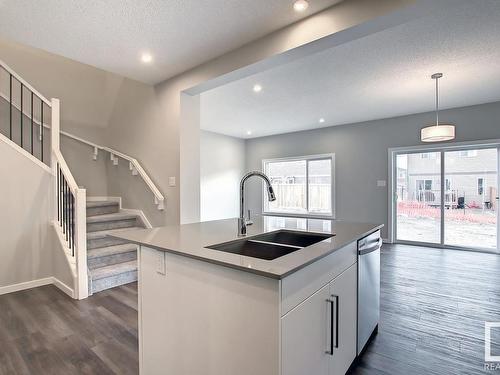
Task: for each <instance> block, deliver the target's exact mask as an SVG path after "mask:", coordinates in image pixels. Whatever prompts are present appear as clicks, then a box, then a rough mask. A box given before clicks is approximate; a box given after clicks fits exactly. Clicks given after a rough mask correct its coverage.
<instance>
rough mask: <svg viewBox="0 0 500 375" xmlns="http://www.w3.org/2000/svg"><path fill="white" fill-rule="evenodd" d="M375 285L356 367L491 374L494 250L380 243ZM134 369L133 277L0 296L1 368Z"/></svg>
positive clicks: (499, 313) (498, 287) (499, 289)
mask: <svg viewBox="0 0 500 375" xmlns="http://www.w3.org/2000/svg"><path fill="white" fill-rule="evenodd" d="M381 286H382V288H381V322H380V327H379V328H380V329H379V333H378V335H377V336H376V337H375V339H374V340H373V341H372V342H371V344H370V345H369V347H368V348H367V351H366V352H365V353H364V355H363V356H362V357H361V359H360V361H359V363H358V365H357V367H356V368H355V369H354V371H353V373H354V374H398V375H399V374H401V375H403V374H479V373H490V374H491V373H495V372H492V371H488V370H484V342H483V340H484V321H485V320H486V321H500V257H499V256H497V255H491V254H481V253H472V252H463V251H455V250H438V249H430V248H424V247H416V246H403V245H395V246H384V248H383V250H382V285H381ZM137 373H138V343H137V285H136V284H129V285H126V286H122V287H118V288H114V289H111V290H108V291H104V292H101V293H97V294H96V295H94V296H92V297H90V298H88V299H87V300H84V301H74V300H71V299H70V298H68V297H67V296H66V295H65V294H63V293H62V292H60V291H59V290H58V289H57V288H55V287H53V286H46V287H41V288H36V289H31V290H27V291H22V292H18V293H12V294H8V295H4V296H0V374H2V375H3V374H8V375H11V374H50V375H52V374H65V375H67V374H99V375H100V374H120V375H121V374H137ZM499 373H500V372H499ZM178 375H183V374H178ZM186 375H187V374H186Z"/></svg>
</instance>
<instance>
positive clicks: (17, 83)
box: [0, 60, 88, 299]
mask: <svg viewBox="0 0 500 375" xmlns="http://www.w3.org/2000/svg"><path fill="white" fill-rule="evenodd" d="M0 68H1V69H0V70H1V72H6V73H7V75H6V76H7V87H8V90H7V92H4V91H2V90H0V96H1V97H2V98H3V100H5V101H6V102H7V104H8V111H9V116H8V121H9V130H8V137H9V138H10V140H11V141H14V142H15V143H17V144H18V146H19V147H21V148H23V149H24V150H25V151H28V152H29V153H30V154H31V155H32V156H33V157H34V158H36V159H39V160H41V161H42V162H44V163H46V164H49V165H50V167H51V170H52V174H53V181H54V183H53V186H54V191H53V192H52V194H53V196H54V203H55V204H54V212H53V214H52V215H53V216H52V219H53V222H54V223H56V225H55V227H56V230H57V233H58V235H59V236H58V237H59V239H60V240H61V245H62V247H63V248H64V250H65V252H66V255H67V256H68V257H69V258H70V264H72V265H75V270H74V272H75V279H76V284H75V285H74V296H75V298H78V299H83V298H86V297H88V278H87V233H86V232H87V231H86V220H87V213H86V209H87V208H86V192H85V189H80V188H79V187H78V185H77V184H76V181H75V179H74V178H73V175H72V174H71V171H70V169H69V168H68V165H67V164H66V161H65V160H64V157H63V156H62V154H61V150H60V138H59V137H60V108H59V107H60V105H59V100H58V99H51V100H48V99H47V98H45V97H44V96H43V95H42V94H40V93H39V92H38V91H37V90H35V89H34V88H33V87H32V86H31V85H30V84H29V83H28V82H26V81H25V80H24V79H23V78H22V77H21V76H19V75H18V74H17V73H16V72H15V71H14V70H13V69H11V68H10V67H9V66H8V65H7V64H5V63H4V62H3V61H1V60H0ZM1 72H0V73H1ZM2 87H4V86H2V85H0V88H2ZM16 87H18V88H19V97H18V98H15V93H14V89H15V88H16ZM26 104H27V105H26ZM37 109H38V110H37ZM15 112H18V113H19V116H18V118H17V117H15V116H13V114H14V113H15ZM49 113H50V115H51V116H50V124H51V125H50V127H49V126H48V125H47V121H46V116H47V115H48V114H49ZM18 121H19V122H18ZM44 128H50V141H51V144H50V149H49V151H50V155H49V159H50V160H48V161H47V157H44V156H45V155H44V144H45V146H47V143H46V142H45V143H44V138H45V137H44V133H45V132H44Z"/></svg>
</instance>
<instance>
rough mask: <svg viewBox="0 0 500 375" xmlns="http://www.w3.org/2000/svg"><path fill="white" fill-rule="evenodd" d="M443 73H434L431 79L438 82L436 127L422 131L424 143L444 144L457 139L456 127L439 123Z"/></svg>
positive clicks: (421, 138) (429, 127)
mask: <svg viewBox="0 0 500 375" xmlns="http://www.w3.org/2000/svg"><path fill="white" fill-rule="evenodd" d="M441 77H443V73H434V74H433V75H432V76H431V78H432V79H434V80H436V125H431V126H427V127H425V128H422V129H421V130H420V140H421V141H422V142H444V141H450V140H452V139H455V125H451V124H440V123H439V85H438V80H439V78H441Z"/></svg>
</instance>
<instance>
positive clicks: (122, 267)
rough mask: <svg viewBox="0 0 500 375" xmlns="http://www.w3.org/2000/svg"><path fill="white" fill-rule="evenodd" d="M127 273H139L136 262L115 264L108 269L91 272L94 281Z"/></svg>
mask: <svg viewBox="0 0 500 375" xmlns="http://www.w3.org/2000/svg"><path fill="white" fill-rule="evenodd" d="M127 272H137V261H136V260H133V261H130V262H124V263H119V264H113V265H111V266H106V267H100V268H96V269H93V270H91V271H90V273H91V277H92V280H93V281H94V280H101V279H104V278H110V277H114V276H117V275H120V274H122V273H127Z"/></svg>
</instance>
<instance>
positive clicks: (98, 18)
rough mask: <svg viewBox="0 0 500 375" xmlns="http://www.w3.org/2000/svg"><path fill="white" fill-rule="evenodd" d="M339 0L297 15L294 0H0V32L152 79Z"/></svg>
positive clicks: (314, 4)
mask: <svg viewBox="0 0 500 375" xmlns="http://www.w3.org/2000/svg"><path fill="white" fill-rule="evenodd" d="M338 2H339V0H310V4H311V5H310V7H309V8H308V9H307V11H306V12H304V13H301V14H298V13H296V12H294V11H293V8H292V0H210V1H200V0H84V1H81V0H44V1H33V0H10V1H9V0H0V36H2V37H4V38H8V39H11V40H14V41H17V42H20V43H23V44H27V45H30V46H33V47H36V48H40V49H43V50H46V51H48V52H52V53H55V54H58V55H62V56H65V57H68V58H71V59H74V60H76V61H80V62H83V63H86V64H89V65H93V66H95V67H98V68H101V69H104V70H108V71H111V72H114V73H118V74H121V75H124V76H126V77H130V78H134V79H137V80H139V81H143V82H148V83H157V82H160V81H162V80H164V79H166V78H169V77H172V76H174V75H176V74H178V73H181V72H184V71H186V70H188V69H190V68H192V67H195V66H197V65H199V64H201V63H203V62H206V61H208V60H211V59H213V58H215V57H218V56H220V55H222V54H224V53H226V52H229V51H231V50H233V49H235V48H237V47H240V46H242V45H244V44H246V43H248V42H250V41H253V40H255V39H258V38H260V37H262V36H264V35H266V34H268V33H270V32H273V31H275V30H277V29H280V28H282V27H284V26H286V25H288V24H291V23H293V22H295V21H297V20H298V19H300V18H303V17H306V16H308V15H311V14H312V13H315V12H318V11H320V10H323V9H325V8H327V7H329V6H331V5H333V4H335V3H338ZM147 51H149V52H150V53H151V54H152V55H153V56H154V63H153V64H151V65H144V64H142V63H141V62H140V56H141V54H142V53H143V52H147ZM0 56H1V53H0Z"/></svg>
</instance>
